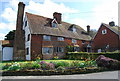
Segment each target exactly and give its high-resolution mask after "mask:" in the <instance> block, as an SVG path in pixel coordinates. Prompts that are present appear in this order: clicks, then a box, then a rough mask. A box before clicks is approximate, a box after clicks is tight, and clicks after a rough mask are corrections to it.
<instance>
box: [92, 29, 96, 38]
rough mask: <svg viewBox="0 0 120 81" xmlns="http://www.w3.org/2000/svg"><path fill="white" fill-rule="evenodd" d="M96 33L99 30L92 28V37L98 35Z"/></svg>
mask: <svg viewBox="0 0 120 81" xmlns="http://www.w3.org/2000/svg"><path fill="white" fill-rule="evenodd" d="M96 33H97V30H95V29H92V30H90V36H91V37H92V38H93V37H94V36H95V35H96Z"/></svg>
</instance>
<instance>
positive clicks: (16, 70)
mask: <svg viewBox="0 0 120 81" xmlns="http://www.w3.org/2000/svg"><path fill="white" fill-rule="evenodd" d="M81 54H82V55H81ZM86 54H87V55H86ZM96 55H97V57H96ZM96 55H88V53H78V54H77V53H73V52H72V53H71V54H70V53H69V55H67V58H66V59H59V58H55V59H54V60H41V59H40V58H38V59H36V60H35V61H8V62H2V63H0V68H1V70H0V72H2V75H3V76H14V75H18V76H28V75H32V76H34V75H64V74H65V75H67V74H69V75H70V74H85V73H93V72H101V71H111V70H119V68H120V62H119V61H118V60H115V59H111V58H109V57H105V56H103V55H105V54H96ZM108 55H109V54H108ZM111 55H112V54H111ZM111 55H110V56H111ZM116 55H117V54H116ZM88 56H89V58H87V57H88ZM90 56H92V57H93V56H95V57H96V59H95V57H94V58H92V57H91V58H90ZM114 56H115V55H114Z"/></svg>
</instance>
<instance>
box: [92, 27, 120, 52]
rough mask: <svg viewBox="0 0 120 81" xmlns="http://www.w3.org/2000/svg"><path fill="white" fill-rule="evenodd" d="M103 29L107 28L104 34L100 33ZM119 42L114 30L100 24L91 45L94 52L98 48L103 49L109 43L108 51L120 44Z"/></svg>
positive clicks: (115, 48)
mask: <svg viewBox="0 0 120 81" xmlns="http://www.w3.org/2000/svg"><path fill="white" fill-rule="evenodd" d="M104 29H106V30H107V33H106V34H102V30H104ZM119 43H120V40H119V35H117V34H116V33H115V32H113V31H112V30H110V29H109V28H107V27H106V26H104V25H102V26H101V27H100V29H99V30H98V33H97V34H96V36H95V38H94V40H93V47H94V50H95V52H97V50H98V49H103V50H104V49H105V47H106V46H107V45H109V51H113V50H117V49H118V46H120V44H119Z"/></svg>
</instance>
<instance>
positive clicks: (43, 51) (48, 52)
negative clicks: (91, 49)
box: [42, 47, 53, 54]
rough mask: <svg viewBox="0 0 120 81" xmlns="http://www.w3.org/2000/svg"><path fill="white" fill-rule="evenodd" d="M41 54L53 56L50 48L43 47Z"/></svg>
mask: <svg viewBox="0 0 120 81" xmlns="http://www.w3.org/2000/svg"><path fill="white" fill-rule="evenodd" d="M42 54H53V48H52V47H43V48H42Z"/></svg>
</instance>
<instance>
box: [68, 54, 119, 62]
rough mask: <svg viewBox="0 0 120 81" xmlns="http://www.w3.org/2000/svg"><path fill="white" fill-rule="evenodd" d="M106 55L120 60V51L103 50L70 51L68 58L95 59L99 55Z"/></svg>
mask: <svg viewBox="0 0 120 81" xmlns="http://www.w3.org/2000/svg"><path fill="white" fill-rule="evenodd" d="M100 55H104V56H106V57H109V58H113V59H116V60H119V61H120V52H101V53H87V52H68V53H67V55H66V56H67V59H70V60H85V59H89V60H95V59H96V58H97V57H98V56H100Z"/></svg>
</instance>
